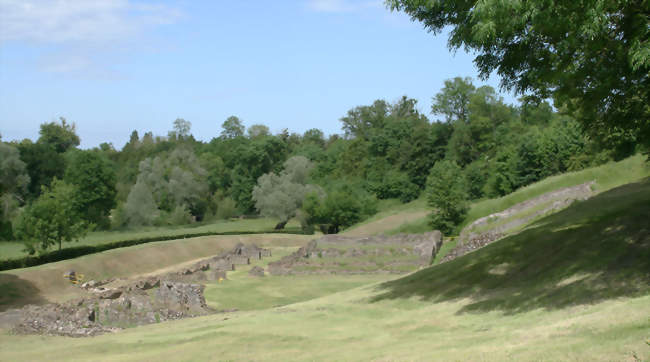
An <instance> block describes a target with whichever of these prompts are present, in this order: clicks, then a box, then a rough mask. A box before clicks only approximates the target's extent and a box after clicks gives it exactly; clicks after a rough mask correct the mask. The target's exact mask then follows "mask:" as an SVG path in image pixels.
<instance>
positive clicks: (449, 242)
mask: <svg viewBox="0 0 650 362" xmlns="http://www.w3.org/2000/svg"><path fill="white" fill-rule="evenodd" d="M457 244H458V238H447V239H444V243H443V244H442V247H440V251H438V253H437V254H436V257H435V258H434V259H433V263H431V264H433V265H436V264H440V262H441V261H442V258H444V257H445V256H446V255H447V253H449V252H450V251H452V250H453V249H454V248H455V247H456V245H457Z"/></svg>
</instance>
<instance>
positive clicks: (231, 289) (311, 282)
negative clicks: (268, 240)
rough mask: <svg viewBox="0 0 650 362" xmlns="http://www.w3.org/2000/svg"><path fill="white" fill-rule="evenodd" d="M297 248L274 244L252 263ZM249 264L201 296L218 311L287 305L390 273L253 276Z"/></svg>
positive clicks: (380, 277)
mask: <svg viewBox="0 0 650 362" xmlns="http://www.w3.org/2000/svg"><path fill="white" fill-rule="evenodd" d="M296 249H297V248H292V247H284V248H283V247H275V248H273V258H264V259H262V260H261V261H256V262H255V264H254V265H260V266H266V265H267V264H268V263H269V262H270V261H274V260H278V259H280V258H281V257H283V256H285V255H288V254H290V253H292V252H294V251H295V250H296ZM252 267H253V265H250V266H240V267H238V269H237V270H236V271H234V272H230V273H228V279H227V280H225V281H223V282H222V283H211V284H208V285H207V286H206V289H205V298H206V301H207V303H208V305H209V306H211V307H213V308H215V309H218V310H230V309H238V310H241V311H246V310H258V309H268V308H272V307H277V306H283V305H287V304H293V303H298V302H303V301H306V300H310V299H315V298H318V297H322V296H325V295H329V294H333V293H336V292H340V291H343V290H348V289H353V288H356V287H359V286H361V285H366V284H371V283H375V282H379V281H386V280H388V279H390V278H394V276H387V275H372V274H364V275H331V276H328V277H327V278H323V277H322V276H321V275H286V276H273V275H268V274H267V275H266V276H265V277H263V278H261V277H253V276H250V275H248V271H249V270H250V269H251V268H252Z"/></svg>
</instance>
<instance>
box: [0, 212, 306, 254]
mask: <svg viewBox="0 0 650 362" xmlns="http://www.w3.org/2000/svg"><path fill="white" fill-rule="evenodd" d="M276 224H277V220H274V219H269V218H258V219H239V220H234V221H226V220H222V221H217V222H213V223H207V224H196V225H186V226H180V227H178V226H177V227H145V228H141V229H138V230H119V231H97V232H91V233H89V234H88V235H86V236H85V237H83V238H81V239H79V240H78V241H71V242H66V243H63V248H66V247H72V246H81V245H99V244H105V243H110V242H114V241H122V240H133V239H139V238H148V237H161V236H170V235H179V234H191V233H205V232H214V233H226V232H238V231H239V232H244V231H246V232H264V231H270V230H273V228H274V227H275V225H276ZM286 228H287V229H289V230H295V231H298V230H299V229H300V224H299V223H298V222H297V221H295V220H291V221H290V222H289V223H288V224H287V225H286ZM23 248H24V247H23V243H22V242H19V241H12V242H7V241H0V260H2V259H12V258H20V257H23V256H25V255H27V254H26V253H25V252H24V251H23Z"/></svg>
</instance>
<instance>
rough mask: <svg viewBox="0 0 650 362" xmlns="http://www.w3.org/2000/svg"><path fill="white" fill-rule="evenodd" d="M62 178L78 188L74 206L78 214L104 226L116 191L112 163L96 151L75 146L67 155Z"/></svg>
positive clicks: (107, 224)
mask: <svg viewBox="0 0 650 362" xmlns="http://www.w3.org/2000/svg"><path fill="white" fill-rule="evenodd" d="M64 180H65V181H66V182H67V183H68V184H71V185H74V186H75V187H76V189H77V191H78V192H77V194H76V199H77V206H78V207H79V211H80V214H81V215H82V218H83V219H84V220H85V221H87V222H88V223H93V224H96V225H98V226H99V227H101V228H107V227H108V226H109V225H110V221H109V219H108V216H109V214H110V211H111V209H112V208H113V207H115V195H116V190H115V182H116V181H115V169H114V166H113V165H112V163H111V162H110V161H109V160H108V159H107V158H106V157H105V156H103V155H102V154H101V153H100V152H97V151H81V150H76V151H74V152H72V153H71V154H70V155H69V157H68V162H67V167H66V171H65V178H64Z"/></svg>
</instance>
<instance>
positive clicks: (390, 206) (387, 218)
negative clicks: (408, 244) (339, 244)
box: [341, 198, 428, 236]
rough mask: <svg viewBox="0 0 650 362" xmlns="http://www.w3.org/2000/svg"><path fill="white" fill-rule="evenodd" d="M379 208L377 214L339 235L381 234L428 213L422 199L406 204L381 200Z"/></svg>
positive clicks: (424, 201)
mask: <svg viewBox="0 0 650 362" xmlns="http://www.w3.org/2000/svg"><path fill="white" fill-rule="evenodd" d="M382 205H383V206H382ZM380 206H382V207H379V212H378V213H377V214H375V215H373V216H372V217H370V218H368V219H366V220H364V221H362V222H360V223H357V224H355V225H352V226H351V227H349V228H348V229H346V230H344V231H343V232H342V233H341V234H343V235H348V236H360V235H374V234H382V233H385V232H387V231H389V230H392V229H395V228H397V227H399V225H402V224H404V223H408V222H411V221H413V220H418V219H421V218H422V217H423V216H425V215H426V214H427V213H428V211H427V206H426V200H425V199H424V198H419V199H417V200H413V201H411V202H409V203H406V204H402V203H400V202H399V201H398V200H381V201H380Z"/></svg>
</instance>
